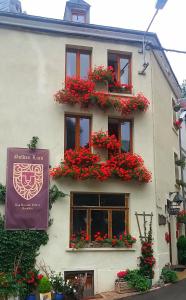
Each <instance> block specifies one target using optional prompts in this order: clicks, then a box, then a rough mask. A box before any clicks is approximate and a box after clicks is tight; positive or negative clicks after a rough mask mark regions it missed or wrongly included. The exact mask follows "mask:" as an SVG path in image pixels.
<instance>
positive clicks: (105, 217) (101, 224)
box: [71, 193, 129, 241]
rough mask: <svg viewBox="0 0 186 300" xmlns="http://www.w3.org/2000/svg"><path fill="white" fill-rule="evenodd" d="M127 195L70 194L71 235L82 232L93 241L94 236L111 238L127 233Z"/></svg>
mask: <svg viewBox="0 0 186 300" xmlns="http://www.w3.org/2000/svg"><path fill="white" fill-rule="evenodd" d="M128 198H129V195H128V194H116V193H115V194H113V193H112V194H111V193H100V194H97V193H72V194H71V235H73V234H75V235H77V234H79V233H80V232H82V231H84V232H86V234H87V235H88V236H89V237H90V240H91V241H94V240H95V235H96V234H97V233H98V232H100V233H101V235H104V236H107V237H108V238H113V237H115V236H117V237H118V236H119V235H120V234H122V233H123V232H124V231H126V232H128V229H129V228H128V210H129V209H128Z"/></svg>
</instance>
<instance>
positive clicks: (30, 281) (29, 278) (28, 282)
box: [14, 269, 43, 294]
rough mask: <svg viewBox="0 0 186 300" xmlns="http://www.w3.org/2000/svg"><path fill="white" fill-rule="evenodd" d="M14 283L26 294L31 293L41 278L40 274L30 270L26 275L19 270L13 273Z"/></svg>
mask: <svg viewBox="0 0 186 300" xmlns="http://www.w3.org/2000/svg"><path fill="white" fill-rule="evenodd" d="M14 276H15V279H16V282H17V283H18V284H19V285H21V286H22V288H23V289H25V291H26V293H28V294H31V293H33V292H34V291H35V290H36V288H37V287H38V285H39V283H40V280H41V279H42V278H43V275H42V274H39V271H38V270H36V269H33V270H30V271H28V272H26V273H23V272H22V271H21V270H20V269H17V271H16V272H15V273H14Z"/></svg>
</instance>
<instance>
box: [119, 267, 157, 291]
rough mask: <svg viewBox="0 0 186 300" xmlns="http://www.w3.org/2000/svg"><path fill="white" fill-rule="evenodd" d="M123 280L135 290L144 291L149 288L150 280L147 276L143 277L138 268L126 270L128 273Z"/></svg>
mask: <svg viewBox="0 0 186 300" xmlns="http://www.w3.org/2000/svg"><path fill="white" fill-rule="evenodd" d="M125 280H126V281H127V282H128V285H129V286H130V287H131V288H134V289H135V290H136V291H139V292H145V291H147V290H149V289H150V288H151V285H152V282H151V280H150V279H149V278H147V277H144V276H143V275H142V274H141V273H140V270H132V271H128V274H127V275H126V276H125Z"/></svg>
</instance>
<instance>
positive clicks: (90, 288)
mask: <svg viewBox="0 0 186 300" xmlns="http://www.w3.org/2000/svg"><path fill="white" fill-rule="evenodd" d="M64 277H65V281H67V280H69V282H70V283H73V282H74V281H77V279H78V281H80V282H82V283H84V284H83V286H84V289H83V290H82V292H83V297H82V298H88V297H90V296H94V271H92V270H86V271H83V270H81V271H65V272H64Z"/></svg>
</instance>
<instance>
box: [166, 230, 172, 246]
mask: <svg viewBox="0 0 186 300" xmlns="http://www.w3.org/2000/svg"><path fill="white" fill-rule="evenodd" d="M165 240H166V242H167V244H169V243H170V241H171V236H170V234H169V233H168V232H165Z"/></svg>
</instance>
